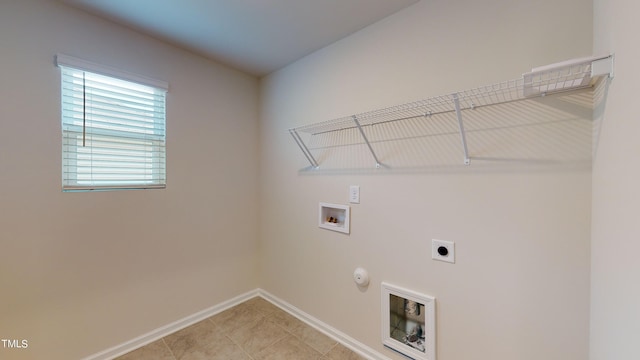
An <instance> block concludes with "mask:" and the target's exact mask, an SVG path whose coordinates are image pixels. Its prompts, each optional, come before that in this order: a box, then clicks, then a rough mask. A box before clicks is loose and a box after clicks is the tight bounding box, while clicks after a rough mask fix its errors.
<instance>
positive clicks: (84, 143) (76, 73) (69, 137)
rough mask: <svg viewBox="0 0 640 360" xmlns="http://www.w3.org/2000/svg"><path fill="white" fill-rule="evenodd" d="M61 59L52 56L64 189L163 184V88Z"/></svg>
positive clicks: (154, 186) (134, 187)
mask: <svg viewBox="0 0 640 360" xmlns="http://www.w3.org/2000/svg"><path fill="white" fill-rule="evenodd" d="M66 59H68V58H66V57H63V58H61V56H60V55H58V56H57V64H58V66H59V67H60V69H61V74H62V76H61V83H62V92H61V95H62V188H63V191H86V190H114V189H150V188H164V187H165V186H166V155H165V145H166V143H165V121H166V117H165V114H166V113H165V97H166V87H165V88H162V87H156V86H149V85H143V84H140V83H139V82H131V81H125V80H122V79H120V78H115V77H111V76H105V75H101V74H98V73H95V72H90V71H86V68H87V67H90V66H86V64H88V63H86V62H81V63H80V64H79V65H80V66H77V67H73V65H76V64H75V63H74V61H72V60H74V59H73V58H69V59H71V61H61V60H66ZM67 64H69V66H68V65H67ZM105 72H106V73H112V72H109V71H104V72H103V73H105ZM120 74H122V73H120ZM120 74H119V75H120ZM120 77H122V76H120Z"/></svg>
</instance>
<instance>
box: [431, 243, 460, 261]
mask: <svg viewBox="0 0 640 360" xmlns="http://www.w3.org/2000/svg"><path fill="white" fill-rule="evenodd" d="M431 258H432V259H433V260H439V261H446V262H449V263H452V264H453V263H455V262H456V248H455V243H454V242H453V241H446V240H436V239H432V240H431Z"/></svg>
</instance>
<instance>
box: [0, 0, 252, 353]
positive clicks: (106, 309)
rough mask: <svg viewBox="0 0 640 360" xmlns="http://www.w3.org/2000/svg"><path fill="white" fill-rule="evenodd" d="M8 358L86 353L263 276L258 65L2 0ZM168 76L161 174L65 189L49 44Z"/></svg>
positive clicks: (0, 244) (0, 172)
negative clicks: (129, 183)
mask: <svg viewBox="0 0 640 360" xmlns="http://www.w3.org/2000/svg"><path fill="white" fill-rule="evenodd" d="M0 49H2V55H1V56H0V69H1V70H0V73H1V74H2V75H1V78H2V81H1V82H0V338H3V339H27V340H28V344H29V348H28V351H13V352H11V353H8V352H7V351H8V350H5V349H2V348H0V358H3V359H4V358H10V359H21V358H25V359H79V358H81V357H83V356H87V355H90V354H93V353H96V352H98V351H102V350H104V349H106V348H109V347H111V346H114V345H118V344H120V343H122V342H124V341H127V340H130V339H133V338H135V337H137V336H139V335H142V334H144V333H146V332H148V331H151V330H154V329H156V328H158V327H160V326H164V325H166V324H169V323H171V322H173V321H175V320H178V319H181V318H183V317H185V316H187V315H191V314H193V313H196V312H197V311H200V310H203V309H205V308H208V307H210V306H212V305H215V304H218V303H220V302H222V301H225V300H228V299H230V298H232V297H234V296H236V295H239V294H241V293H245V292H246V291H249V290H252V289H255V288H256V287H257V286H258V282H257V276H256V272H255V270H256V269H255V264H256V249H257V246H256V240H257V233H256V228H257V226H256V224H257V211H258V209H257V208H256V206H255V200H256V198H257V180H256V178H257V174H258V170H257V167H258V163H257V150H258V148H257V140H258V136H257V135H258V134H257V128H258V127H257V121H256V119H257V111H258V86H257V80H256V79H255V78H253V77H250V76H247V75H244V74H242V73H239V72H237V71H235V70H231V69H229V68H226V67H223V66H220V65H218V64H216V63H214V62H211V61H208V60H205V59H203V58H200V57H198V56H194V55H192V54H190V53H187V52H185V51H182V50H179V49H177V48H174V47H171V46H169V45H166V44H163V43H161V42H159V41H156V40H153V39H151V38H149V37H145V36H142V35H140V34H138V33H136V32H133V31H130V30H127V29H125V28H122V27H120V26H116V25H114V24H112V23H109V22H106V21H103V20H100V19H98V18H96V17H94V16H91V15H88V14H86V13H83V12H80V11H77V10H73V9H71V8H69V7H67V6H65V5H62V4H60V3H58V2H56V1H32V0H29V1H0ZM58 52H59V53H64V54H67V55H71V56H75V57H79V58H83V59H86V60H90V61H94V62H98V63H101V64H104V65H108V66H113V67H116V68H119V69H122V70H125V71H129V72H133V73H137V74H140V75H144V76H148V77H152V78H157V79H160V80H165V81H168V82H169V84H170V92H169V94H168V100H167V110H168V116H167V118H168V120H167V128H168V130H167V157H168V159H167V162H168V164H167V174H168V180H167V182H168V185H167V189H166V190H150V191H125V192H98V193H62V192H61V190H60V189H61V180H60V178H61V176H60V172H61V170H60V169H61V160H60V158H61V155H60V151H61V139H60V137H61V136H60V115H59V114H60V105H59V102H60V100H59V92H60V91H59V86H60V85H59V84H60V80H59V70H58V68H56V67H55V66H54V65H53V58H54V55H55V54H56V53H58Z"/></svg>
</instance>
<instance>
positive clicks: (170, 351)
mask: <svg viewBox="0 0 640 360" xmlns="http://www.w3.org/2000/svg"><path fill="white" fill-rule="evenodd" d="M160 340H162V343H163V344H164V346H166V347H167V349H169V354H171V357H173V359H174V360H178V358H177V357H176V354H174V353H173V350H171V347H170V346H169V344H167V342H166V341H165V340H164V337H163V338H162V339H160Z"/></svg>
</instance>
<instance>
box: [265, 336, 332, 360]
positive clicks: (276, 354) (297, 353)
mask: <svg viewBox="0 0 640 360" xmlns="http://www.w3.org/2000/svg"><path fill="white" fill-rule="evenodd" d="M320 356H322V355H321V354H320V353H319V352H317V351H315V350H314V349H313V348H312V347H311V346H309V345H307V344H305V343H304V342H302V340H300V339H298V338H296V337H295V336H288V337H286V338H284V339H283V340H280V341H278V342H277V343H275V344H273V345H271V346H269V347H267V348H266V349H264V350H262V351H260V352H259V353H257V354H255V355H253V358H254V359H255V360H317V359H320Z"/></svg>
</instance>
